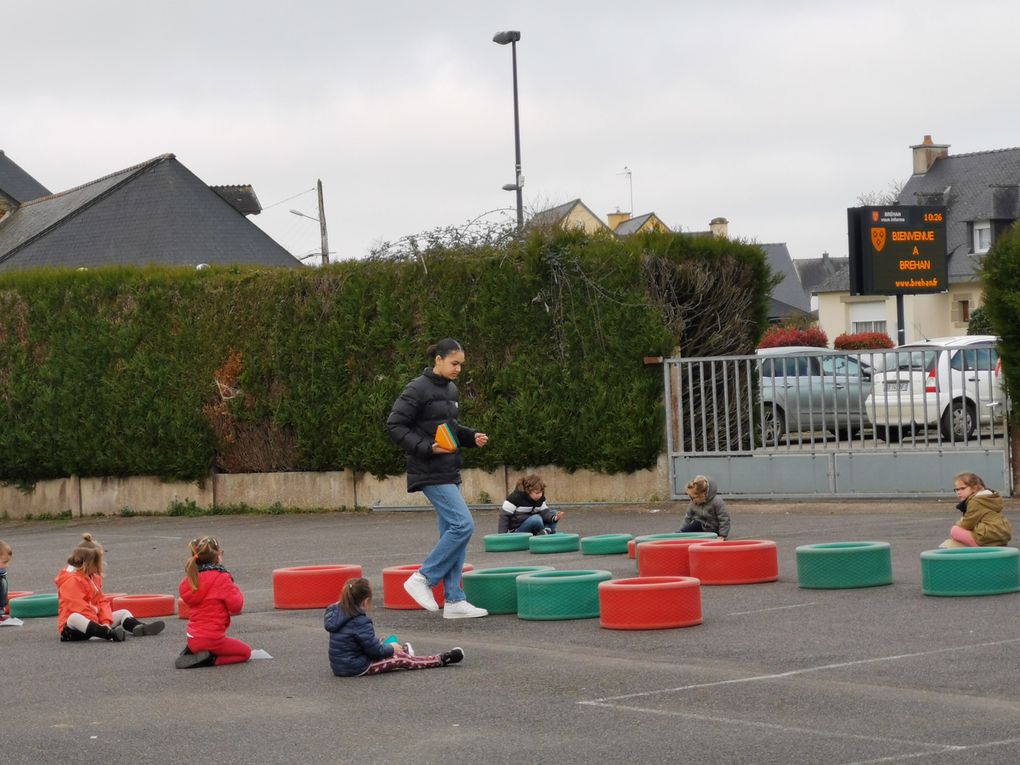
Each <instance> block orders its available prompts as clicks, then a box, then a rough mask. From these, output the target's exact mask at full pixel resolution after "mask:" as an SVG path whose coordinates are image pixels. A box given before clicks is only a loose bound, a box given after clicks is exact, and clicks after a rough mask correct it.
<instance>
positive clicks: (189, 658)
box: [174, 648, 214, 669]
mask: <svg viewBox="0 0 1020 765" xmlns="http://www.w3.org/2000/svg"><path fill="white" fill-rule="evenodd" d="M213 661H214V660H213V655H212V654H211V653H209V652H208V651H199V652H198V653H192V652H191V650H190V649H188V648H185V649H184V651H182V652H181V655H180V656H178V657H177V659H176V660H175V661H174V666H175V667H176V668H177V669H193V668H195V667H206V666H208V665H210V664H212V662H213Z"/></svg>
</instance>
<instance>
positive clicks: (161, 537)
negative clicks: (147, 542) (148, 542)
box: [149, 534, 184, 539]
mask: <svg viewBox="0 0 1020 765" xmlns="http://www.w3.org/2000/svg"><path fill="white" fill-rule="evenodd" d="M149 539H184V537H164V536H161V535H159V534H153V535H151V536H150V537H149Z"/></svg>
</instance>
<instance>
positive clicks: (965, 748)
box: [846, 738, 1020, 765]
mask: <svg viewBox="0 0 1020 765" xmlns="http://www.w3.org/2000/svg"><path fill="white" fill-rule="evenodd" d="M1016 743H1020V738H1004V739H1002V741H986V742H982V743H980V744H964V745H961V746H947V747H945V749H946V750H950V751H954V752H969V751H973V750H975V749H990V748H992V747H995V746H1009V745H1011V744H1016ZM932 754H938V752H911V753H910V754H891V755H889V756H888V757H879V758H878V759H877V760H854V761H853V762H849V763H847V764H846V765H877V763H880V762H900V761H902V760H916V759H917V758H918V757H928V756H929V755H932Z"/></svg>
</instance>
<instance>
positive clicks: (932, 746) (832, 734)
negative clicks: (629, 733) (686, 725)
mask: <svg viewBox="0 0 1020 765" xmlns="http://www.w3.org/2000/svg"><path fill="white" fill-rule="evenodd" d="M579 703H580V704H584V705H585V706H590V707H600V708H602V709H620V710H623V711H626V712H642V713H644V714H653V715H662V716H664V717H683V718H686V719H689V720H701V721H702V722H717V723H724V724H726V725H744V726H747V727H751V728H764V729H766V730H774V731H779V732H780V733H797V734H806V735H811V736H821V737H823V738H841V739H854V740H858V741H870V742H875V743H883V744H903V745H908V746H926V747H929V751H927V752H924V754H937V753H939V752H955V751H957V750H959V749H964V748H965V747H962V746H954V745H952V744H937V743H935V742H929V741H914V740H911V739H904V738H889V737H888V736H868V735H866V734H863V733H839V732H837V731H831V730H818V729H817V728H800V727H796V726H791V725H780V724H779V723H770V722H763V721H761V720H740V719H734V718H732V717H715V716H713V715H699V714H694V713H693V712H674V711H671V710H665V709H649V708H646V707H632V706H628V705H626V704H606V703H603V702H600V701H581V702H579ZM910 756H911V757H913V756H915V754H914V753H911V755H910ZM917 756H920V755H917ZM875 762H882V760H875ZM854 765H863V763H855V764H854Z"/></svg>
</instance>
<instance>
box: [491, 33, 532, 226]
mask: <svg viewBox="0 0 1020 765" xmlns="http://www.w3.org/2000/svg"><path fill="white" fill-rule="evenodd" d="M520 39H521V33H520V32H518V31H517V30H510V31H507V32H497V33H496V34H495V35H493V36H492V41H493V42H494V43H497V44H499V45H507V44H509V45H510V52H511V54H512V58H513V70H514V151H515V154H514V157H515V160H516V164H515V165H514V182H513V183H508V184H506V185H505V186H503V190H504V191H515V192H517V232H518V233H520V232H521V231H522V230H523V229H524V192H523V191H522V189H523V187H524V176H523V175H521V119H520V112H519V108H518V104H517V43H518V42H519V41H520Z"/></svg>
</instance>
